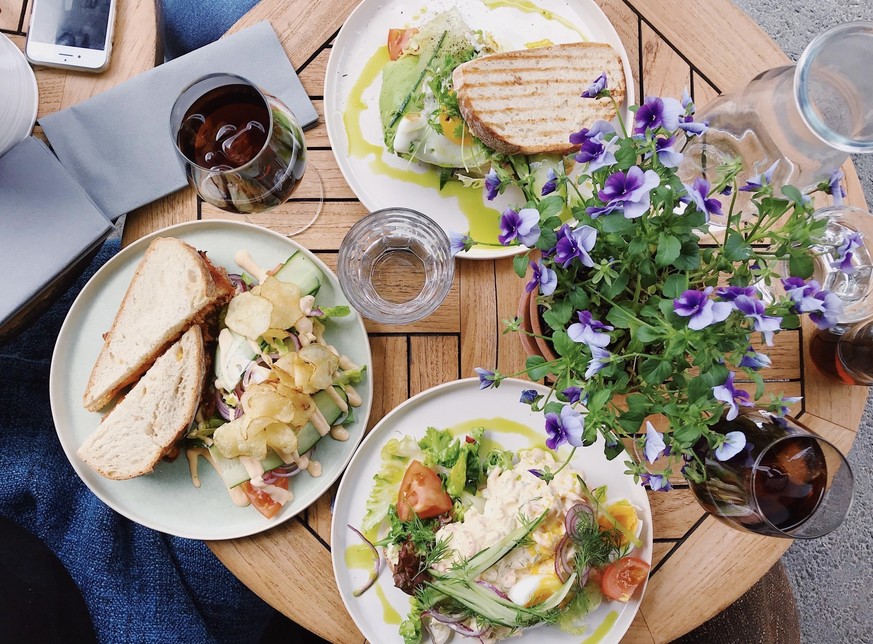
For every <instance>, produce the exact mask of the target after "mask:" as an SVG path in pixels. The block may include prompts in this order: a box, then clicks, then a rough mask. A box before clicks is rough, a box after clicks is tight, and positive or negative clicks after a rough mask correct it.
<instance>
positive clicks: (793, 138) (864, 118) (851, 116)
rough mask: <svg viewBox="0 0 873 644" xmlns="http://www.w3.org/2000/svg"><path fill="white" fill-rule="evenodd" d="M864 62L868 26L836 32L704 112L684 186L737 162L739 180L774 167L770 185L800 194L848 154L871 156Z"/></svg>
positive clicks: (871, 47) (872, 32)
mask: <svg viewBox="0 0 873 644" xmlns="http://www.w3.org/2000/svg"><path fill="white" fill-rule="evenodd" d="M871 61H873V23H871V22H850V23H845V24H841V25H837V26H835V27H832V28H830V29H828V30H827V31H825V32H823V33H821V34H820V35H819V36H817V37H816V38H815V39H814V40H813V41H812V42H811V43H810V44H809V45H808V46H807V48H806V50H805V51H804V52H803V55H802V56H801V57H800V60H799V61H798V63H797V64H796V65H785V66H782V67H776V68H773V69H769V70H767V71H765V72H763V73H761V74H759V75H758V76H756V77H755V78H753V79H752V80H751V81H750V82H749V84H748V85H746V86H745V87H744V88H742V89H741V90H739V91H737V92H733V93H730V94H725V95H723V96H720V97H719V98H717V99H716V100H715V101H713V102H711V103H710V104H709V105H706V106H704V107H703V108H702V109H701V110H699V112H698V114H697V118H698V119H699V120H701V121H706V122H708V124H709V129H708V131H707V132H706V133H705V134H704V135H703V136H701V137H700V138H699V139H691V140H690V141H689V144H688V146H687V147H686V149H685V150H684V153H685V161H684V163H683V165H682V167H681V168H680V174H681V175H682V176H683V179H686V180H687V179H693V177H694V176H696V175H698V174H703V175H707V174H709V175H710V178H712V173H713V172H714V170H715V168H716V167H717V166H718V165H719V164H720V163H723V162H725V161H728V160H730V159H732V158H734V157H740V158H741V159H742V161H743V173H742V174H741V175H740V178H741V180H746V179H749V178H752V177H755V176H757V175H760V174H762V173H764V172H765V171H766V170H768V169H769V168H770V167H771V166H772V165H773V164H774V163H776V167H775V169H774V171H773V179H772V183H773V184H774V185H782V184H785V183H791V184H793V185H796V186H798V187H800V188H805V187H808V186H811V185H814V184H816V183H818V182H819V181H821V180H822V179H824V178H827V177H828V176H829V175H830V174H831V173H832V172H833V171H834V170H836V169H837V168H838V167H840V166H841V165H842V164H843V162H845V161H846V159H847V158H848V155H849V154H850V153H865V152H871V151H873V75H871V74H870V63H871ZM738 197H739V196H738ZM744 198H747V197H744Z"/></svg>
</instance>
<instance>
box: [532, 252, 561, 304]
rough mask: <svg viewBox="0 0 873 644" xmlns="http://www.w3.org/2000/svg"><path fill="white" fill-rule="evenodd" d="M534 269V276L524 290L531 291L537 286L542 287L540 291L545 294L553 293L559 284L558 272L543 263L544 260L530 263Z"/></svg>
mask: <svg viewBox="0 0 873 644" xmlns="http://www.w3.org/2000/svg"><path fill="white" fill-rule="evenodd" d="M530 267H531V270H533V277H532V278H531V280H530V282H528V283H527V284H526V285H525V287H524V290H525V291H527V292H528V293H530V292H531V291H533V290H534V289H535V288H536V287H537V286H539V287H540V293H542V294H543V295H551V294H552V293H554V292H555V289H556V288H557V286H558V274H557V273H556V272H555V271H553V270H552V269H551V268H549V267H548V266H545V265H543V262H542V260H540V261H538V262H531V263H530Z"/></svg>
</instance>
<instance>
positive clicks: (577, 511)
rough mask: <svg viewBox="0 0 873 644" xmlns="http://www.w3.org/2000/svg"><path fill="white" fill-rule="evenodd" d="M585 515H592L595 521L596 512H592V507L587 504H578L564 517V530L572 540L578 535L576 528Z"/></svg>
mask: <svg viewBox="0 0 873 644" xmlns="http://www.w3.org/2000/svg"><path fill="white" fill-rule="evenodd" d="M585 514H587V515H590V517H591V519H592V521H593V517H594V510H592V509H591V506H590V505H588V504H587V503H577V504H576V505H574V506H573V507H571V508H570V509H569V510H567V514H566V516H565V517H564V530H566V532H567V535H569V537H570V538H571V539H572V538H573V535H574V534H575V533H576V526H577V524H578V523H579V520H580V518H581V516H582V515H585Z"/></svg>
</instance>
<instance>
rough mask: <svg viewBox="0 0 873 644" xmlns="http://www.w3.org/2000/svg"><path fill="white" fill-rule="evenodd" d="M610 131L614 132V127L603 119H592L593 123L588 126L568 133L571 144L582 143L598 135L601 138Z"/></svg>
mask: <svg viewBox="0 0 873 644" xmlns="http://www.w3.org/2000/svg"><path fill="white" fill-rule="evenodd" d="M611 132H615V128H614V127H612V124H611V123H609V122H607V121H604V120H602V119H601V120H598V121H594V123H593V125H592V126H591V127H590V128H589V127H583V128H582V129H581V130H579V131H578V132H574V133H573V134H571V135H570V143H572V144H573V145H582V144H583V143H585V141H587V140H589V139H594V138H597V137H600V138H601V140H602V138H603V136H604V135H605V134H610V133H611Z"/></svg>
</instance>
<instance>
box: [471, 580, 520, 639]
mask: <svg viewBox="0 0 873 644" xmlns="http://www.w3.org/2000/svg"><path fill="white" fill-rule="evenodd" d="M476 583H477V584H479V585H480V586H482V587H483V588H487V589H488V590H490V591H491V592H493V593H494V594H495V595H497V596H498V597H500V598H501V599H505V600H507V601H511V600H510V599H509V595H507V594H506V593H505V592H503V591H502V590H500V589H499V588H498V587H497V586H495V585H494V584H489V583H488V582H487V581H482V580H481V579H480V580H479V581H477V582H476ZM471 637H473V636H471Z"/></svg>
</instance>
